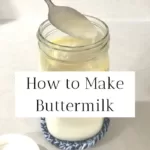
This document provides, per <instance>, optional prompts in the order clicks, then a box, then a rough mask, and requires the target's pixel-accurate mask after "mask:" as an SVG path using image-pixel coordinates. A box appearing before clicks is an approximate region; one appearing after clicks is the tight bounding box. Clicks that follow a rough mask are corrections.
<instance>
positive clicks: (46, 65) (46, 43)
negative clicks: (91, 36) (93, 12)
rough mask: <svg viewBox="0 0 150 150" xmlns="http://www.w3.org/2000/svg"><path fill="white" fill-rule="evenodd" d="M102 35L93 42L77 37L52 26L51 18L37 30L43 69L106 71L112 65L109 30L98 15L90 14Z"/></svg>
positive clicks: (41, 67)
mask: <svg viewBox="0 0 150 150" xmlns="http://www.w3.org/2000/svg"><path fill="white" fill-rule="evenodd" d="M87 17H88V19H89V20H90V21H91V22H92V23H93V24H94V25H95V26H96V28H97V30H98V32H99V33H100V35H102V36H103V37H102V39H100V40H98V41H96V42H95V43H93V41H90V40H85V39H75V38H72V37H69V36H68V35H65V34H64V33H62V32H61V31H59V30H57V29H56V28H55V27H54V26H52V25H51V24H50V23H49V21H45V22H43V23H42V24H41V26H40V28H39V31H38V39H39V48H40V69H41V71H70V70H71V71H107V70H108V69H109V58H108V48H109V31H108V27H107V25H106V24H105V23H104V22H102V21H101V20H99V19H96V18H94V17H90V16H87Z"/></svg>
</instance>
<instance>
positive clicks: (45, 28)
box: [37, 16, 110, 141]
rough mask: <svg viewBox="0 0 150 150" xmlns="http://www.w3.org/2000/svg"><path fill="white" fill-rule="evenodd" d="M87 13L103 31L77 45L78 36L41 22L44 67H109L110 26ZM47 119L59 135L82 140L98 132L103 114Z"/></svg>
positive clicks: (53, 133)
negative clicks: (92, 39)
mask: <svg viewBox="0 0 150 150" xmlns="http://www.w3.org/2000/svg"><path fill="white" fill-rule="evenodd" d="M86 17H87V18H88V19H89V20H90V21H91V22H92V23H93V25H95V27H96V28H97V31H98V32H99V33H100V35H102V37H101V38H100V40H97V41H96V42H92V43H91V42H87V41H86V42H83V41H82V40H77V39H75V44H76V45H74V39H72V38H71V37H68V36H67V35H66V34H64V33H62V32H61V31H59V30H58V29H56V28H55V27H54V26H53V25H51V24H50V22H49V21H48V20H46V21H44V22H43V23H42V24H41V25H40V27H39V30H38V33H37V37H38V44H39V49H40V70H41V71H108V70H109V56H108V49H109V39H110V37H109V29H108V27H107V25H106V24H105V23H104V22H103V21H101V20H99V19H97V18H95V17H92V16H86ZM81 41H82V42H83V43H82V42H81ZM69 42H70V43H71V45H70V44H68V43H69ZM77 43H79V44H77ZM46 122H47V127H48V130H49V131H50V133H51V134H52V135H53V136H55V137H56V138H58V139H62V140H68V141H76V140H77V141H78V140H84V139H87V138H89V137H91V136H93V135H95V134H96V133H98V131H99V130H100V129H101V127H102V124H103V118H82V119H81V118H46Z"/></svg>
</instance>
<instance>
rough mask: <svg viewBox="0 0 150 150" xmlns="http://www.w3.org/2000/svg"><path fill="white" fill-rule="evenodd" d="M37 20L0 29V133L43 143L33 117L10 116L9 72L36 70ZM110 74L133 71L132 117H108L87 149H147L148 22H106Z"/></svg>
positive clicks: (11, 75) (11, 77)
mask: <svg viewBox="0 0 150 150" xmlns="http://www.w3.org/2000/svg"><path fill="white" fill-rule="evenodd" d="M42 21H43V19H32V17H30V18H26V19H19V20H16V21H13V22H9V23H8V24H3V25H1V26H0V42H1V43H0V83H1V86H0V102H1V105H0V134H4V133H10V132H11V133H13V132H17V133H25V134H27V135H29V136H30V137H32V138H33V139H34V140H35V141H37V142H38V143H39V144H41V145H43V146H45V147H47V148H48V149H51V150H55V148H54V147H52V146H51V145H50V144H49V143H48V142H47V141H45V139H44V137H43V135H42V133H41V130H40V124H39V119H29V118H28V119H25V118H21V119H19V118H15V115H14V106H15V99H14V72H15V71H20V70H37V61H38V55H37V54H38V46H37V39H36V31H37V28H38V26H39V24H40V23H41V22H42ZM107 24H108V25H109V28H110V34H111V43H110V45H111V47H110V62H111V70H134V71H136V101H137V102H136V105H137V107H136V118H135V119H112V121H111V126H110V128H109V132H108V133H107V135H106V136H105V138H104V139H103V140H102V141H101V142H99V143H98V144H97V145H96V147H95V148H93V150H99V149H100V150H111V149H119V150H142V149H143V150H146V149H150V128H149V126H150V117H149V114H150V109H149V108H150V92H149V91H150V79H149V78H150V40H149V39H150V22H145V21H139V22H138V21H135V22H127V21H122V22H119V21H114V22H112V21H108V22H107Z"/></svg>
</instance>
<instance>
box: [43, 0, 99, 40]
mask: <svg viewBox="0 0 150 150" xmlns="http://www.w3.org/2000/svg"><path fill="white" fill-rule="evenodd" d="M45 2H46V3H47V5H48V8H49V13H48V19H49V21H50V22H51V24H52V25H53V26H55V27H56V28H57V29H59V30H61V31H62V32H64V33H66V34H68V35H70V36H72V37H75V38H81V39H93V38H95V37H96V36H97V34H98V33H97V30H96V28H95V26H94V25H93V24H92V23H91V22H90V21H89V20H88V19H87V18H86V17H85V16H84V15H83V14H81V13H80V12H78V11H77V10H75V9H73V8H71V7H67V6H56V5H55V4H53V3H52V1H51V0H45Z"/></svg>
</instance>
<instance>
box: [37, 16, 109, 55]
mask: <svg viewBox="0 0 150 150" xmlns="http://www.w3.org/2000/svg"><path fill="white" fill-rule="evenodd" d="M84 15H85V14H84ZM85 17H89V18H92V19H95V20H96V21H98V22H100V23H102V24H103V25H104V27H105V28H106V33H105V34H104V36H103V37H102V38H101V39H99V40H98V41H96V42H94V43H91V44H87V45H82V46H66V45H61V44H56V43H54V42H51V41H49V40H47V39H46V38H45V37H44V36H43V35H42V27H43V26H44V24H45V23H47V22H49V20H48V19H47V20H45V21H43V22H42V23H41V24H40V26H39V28H38V31H37V38H38V40H39V41H41V40H43V41H45V44H46V45H47V46H50V45H52V46H59V47H60V48H59V49H57V50H61V51H68V50H64V49H61V48H66V49H68V48H69V49H70V48H71V49H72V52H73V51H74V52H77V51H79V50H76V49H79V48H84V50H82V49H80V51H85V50H88V49H91V48H89V47H92V46H95V45H97V44H98V45H100V44H101V43H103V41H105V39H106V38H107V37H108V36H109V27H108V25H107V24H106V23H105V22H104V21H102V20H101V19H99V18H97V17H93V16H90V15H85ZM51 25H52V24H51V23H50V22H49V26H51Z"/></svg>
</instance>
